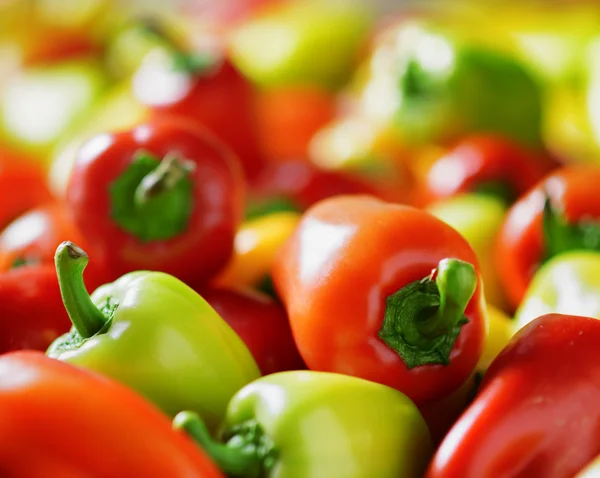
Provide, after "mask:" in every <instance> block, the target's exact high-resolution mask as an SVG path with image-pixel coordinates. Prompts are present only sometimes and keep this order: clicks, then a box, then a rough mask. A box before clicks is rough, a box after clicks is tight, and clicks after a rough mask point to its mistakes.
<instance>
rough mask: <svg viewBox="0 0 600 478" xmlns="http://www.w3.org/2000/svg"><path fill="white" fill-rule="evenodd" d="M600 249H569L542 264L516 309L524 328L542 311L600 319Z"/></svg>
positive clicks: (518, 326)
mask: <svg viewBox="0 0 600 478" xmlns="http://www.w3.org/2000/svg"><path fill="white" fill-rule="evenodd" d="M599 268H600V253H599V252H596V251H570V252H563V253H562V254H559V255H558V256H556V257H553V258H552V259H550V260H549V261H548V262H546V263H545V264H544V265H543V266H542V267H540V268H539V269H538V270H537V272H536V273H535V275H534V276H533V279H532V280H531V283H530V284H529V287H528V288H527V292H526V293H525V296H524V297H523V300H522V301H521V304H520V305H519V308H518V309H517V312H516V313H515V324H514V325H515V327H516V328H521V327H524V326H525V325H527V324H528V323H529V322H531V321H532V320H535V319H536V318H537V317H539V316H540V315H544V314H550V313H556V314H575V315H581V316H584V317H595V318H597V319H600V300H599V296H600V276H599V275H598V270H599Z"/></svg>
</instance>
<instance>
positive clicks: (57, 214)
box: [0, 202, 108, 295]
mask: <svg viewBox="0 0 600 478" xmlns="http://www.w3.org/2000/svg"><path fill="white" fill-rule="evenodd" d="M67 240H68V241H78V244H83V245H84V246H86V247H87V245H86V242H85V241H84V240H83V237H82V235H81V232H80V231H79V230H78V229H77V228H76V227H75V224H74V223H73V221H72V220H71V218H70V217H69V215H68V214H67V211H66V209H65V207H64V205H63V204H62V203H60V202H50V203H47V204H44V205H43V206H39V207H36V208H34V209H31V210H29V211H28V212H26V213H25V214H23V215H21V216H19V217H18V218H17V219H15V220H14V221H13V222H11V223H10V224H9V225H8V227H6V229H4V230H3V231H2V232H1V233H0V273H2V272H6V271H8V270H10V269H13V268H15V267H20V266H22V265H26V264H31V265H37V264H40V265H48V266H52V267H54V253H55V252H56V248H57V247H58V245H59V244H60V243H61V242H63V241H67ZM84 274H85V281H86V285H87V287H88V290H90V291H93V290H94V289H96V287H99V286H101V285H102V284H104V283H105V282H107V280H108V275H107V272H106V271H105V270H104V267H103V265H102V264H101V263H100V262H98V263H97V264H90V267H89V268H86V270H85V273H84ZM55 282H56V281H55ZM57 291H58V289H57ZM59 295H60V294H59Z"/></svg>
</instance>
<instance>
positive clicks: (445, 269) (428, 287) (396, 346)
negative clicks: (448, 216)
mask: <svg viewBox="0 0 600 478" xmlns="http://www.w3.org/2000/svg"><path fill="white" fill-rule="evenodd" d="M476 287H477V274H476V272H475V268H474V267H473V265H472V264H470V263H468V262H465V261H462V260H459V259H443V260H442V261H440V262H439V264H438V267H437V269H435V270H434V271H433V272H432V274H431V275H430V276H428V277H425V278H423V279H421V280H418V281H415V282H412V283H410V284H408V285H406V286H404V287H402V288H401V289H400V290H398V291H397V292H395V293H393V294H391V295H390V296H388V297H387V299H386V309H385V313H384V318H383V323H382V326H381V329H380V330H379V338H380V339H381V340H383V342H384V343H385V344H386V345H387V346H388V347H390V348H391V349H392V350H394V351H395V352H396V353H397V354H398V355H399V356H400V358H401V359H402V360H403V361H404V363H405V364H406V366H407V367H408V369H409V370H410V369H413V368H415V367H418V366H422V365H435V364H441V365H449V364H450V352H451V351H452V348H453V347H454V344H455V343H456V340H457V338H458V336H459V334H460V331H461V329H462V326H463V325H465V324H466V323H467V322H468V319H467V317H466V316H465V315H464V312H465V309H466V307H467V305H468V304H469V301H470V300H471V298H472V297H473V294H474V293H475V290H476Z"/></svg>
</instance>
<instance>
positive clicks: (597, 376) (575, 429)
mask: <svg viewBox="0 0 600 478" xmlns="http://www.w3.org/2000/svg"><path fill="white" fill-rule="evenodd" d="M599 340H600V321H598V320H597V319H592V318H589V317H580V316H571V315H561V314H548V315H543V316H541V317H538V318H537V319H535V320H534V321H533V322H531V323H529V324H528V325H526V326H525V327H523V328H522V329H521V330H520V331H519V332H517V334H516V335H515V336H514V337H513V339H512V340H511V342H510V343H509V344H508V345H507V346H506V347H505V348H504V350H503V351H502V352H501V353H500V355H499V356H498V357H497V358H496V360H494V362H493V363H492V365H491V366H490V368H489V369H488V371H487V373H486V375H485V377H484V379H483V382H482V384H481V388H480V389H479V392H478V394H477V396H476V398H475V400H474V401H473V402H472V403H471V405H470V406H469V408H468V409H467V410H466V412H465V413H463V415H462V416H461V417H460V419H459V420H458V421H457V422H456V423H455V424H454V426H453V428H452V429H451V430H450V432H449V433H448V435H447V436H446V438H445V439H444V441H443V442H442V444H441V446H440V447H439V448H438V450H437V452H436V454H435V456H434V459H433V461H432V463H431V466H430V468H429V471H428V474H427V478H454V477H456V478H459V477H460V478H482V477H497V476H502V477H506V478H513V477H514V478H517V477H524V476H531V477H533V476H540V477H541V476H543V477H544V478H571V477H573V476H574V475H575V474H576V473H577V472H578V471H579V470H581V469H582V468H583V467H584V466H585V465H587V464H588V463H589V462H590V461H591V460H592V459H594V458H595V457H596V455H598V453H600V428H599V427H598V423H600V408H599V407H598V400H599V399H600V348H599V347H598V341H599Z"/></svg>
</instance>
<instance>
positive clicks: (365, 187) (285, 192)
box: [248, 159, 383, 217]
mask: <svg viewBox="0 0 600 478" xmlns="http://www.w3.org/2000/svg"><path fill="white" fill-rule="evenodd" d="M342 194H369V195H374V196H382V194H383V191H380V190H378V189H377V187H376V186H374V185H373V184H371V183H370V182H367V181H365V180H364V179H363V178H360V177H357V176H356V175H353V174H350V173H345V172H342V171H329V170H326V169H322V168H319V167H318V166H316V165H315V164H313V163H311V162H309V161H306V160H302V159H296V160H287V161H282V162H280V163H276V164H272V165H269V166H268V167H266V168H265V169H264V170H263V171H262V173H261V174H260V175H259V176H258V177H257V178H256V179H255V180H254V181H253V182H252V183H251V185H250V199H249V207H248V216H250V217H252V216H259V215H262V214H265V213H267V212H274V211H280V210H286V211H289V210H291V211H296V212H303V211H305V210H307V209H308V208H309V207H311V206H312V205H313V204H315V203H317V202H319V201H321V200H322V199H326V198H329V197H333V196H339V195H342ZM382 197H383V196H382Z"/></svg>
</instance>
